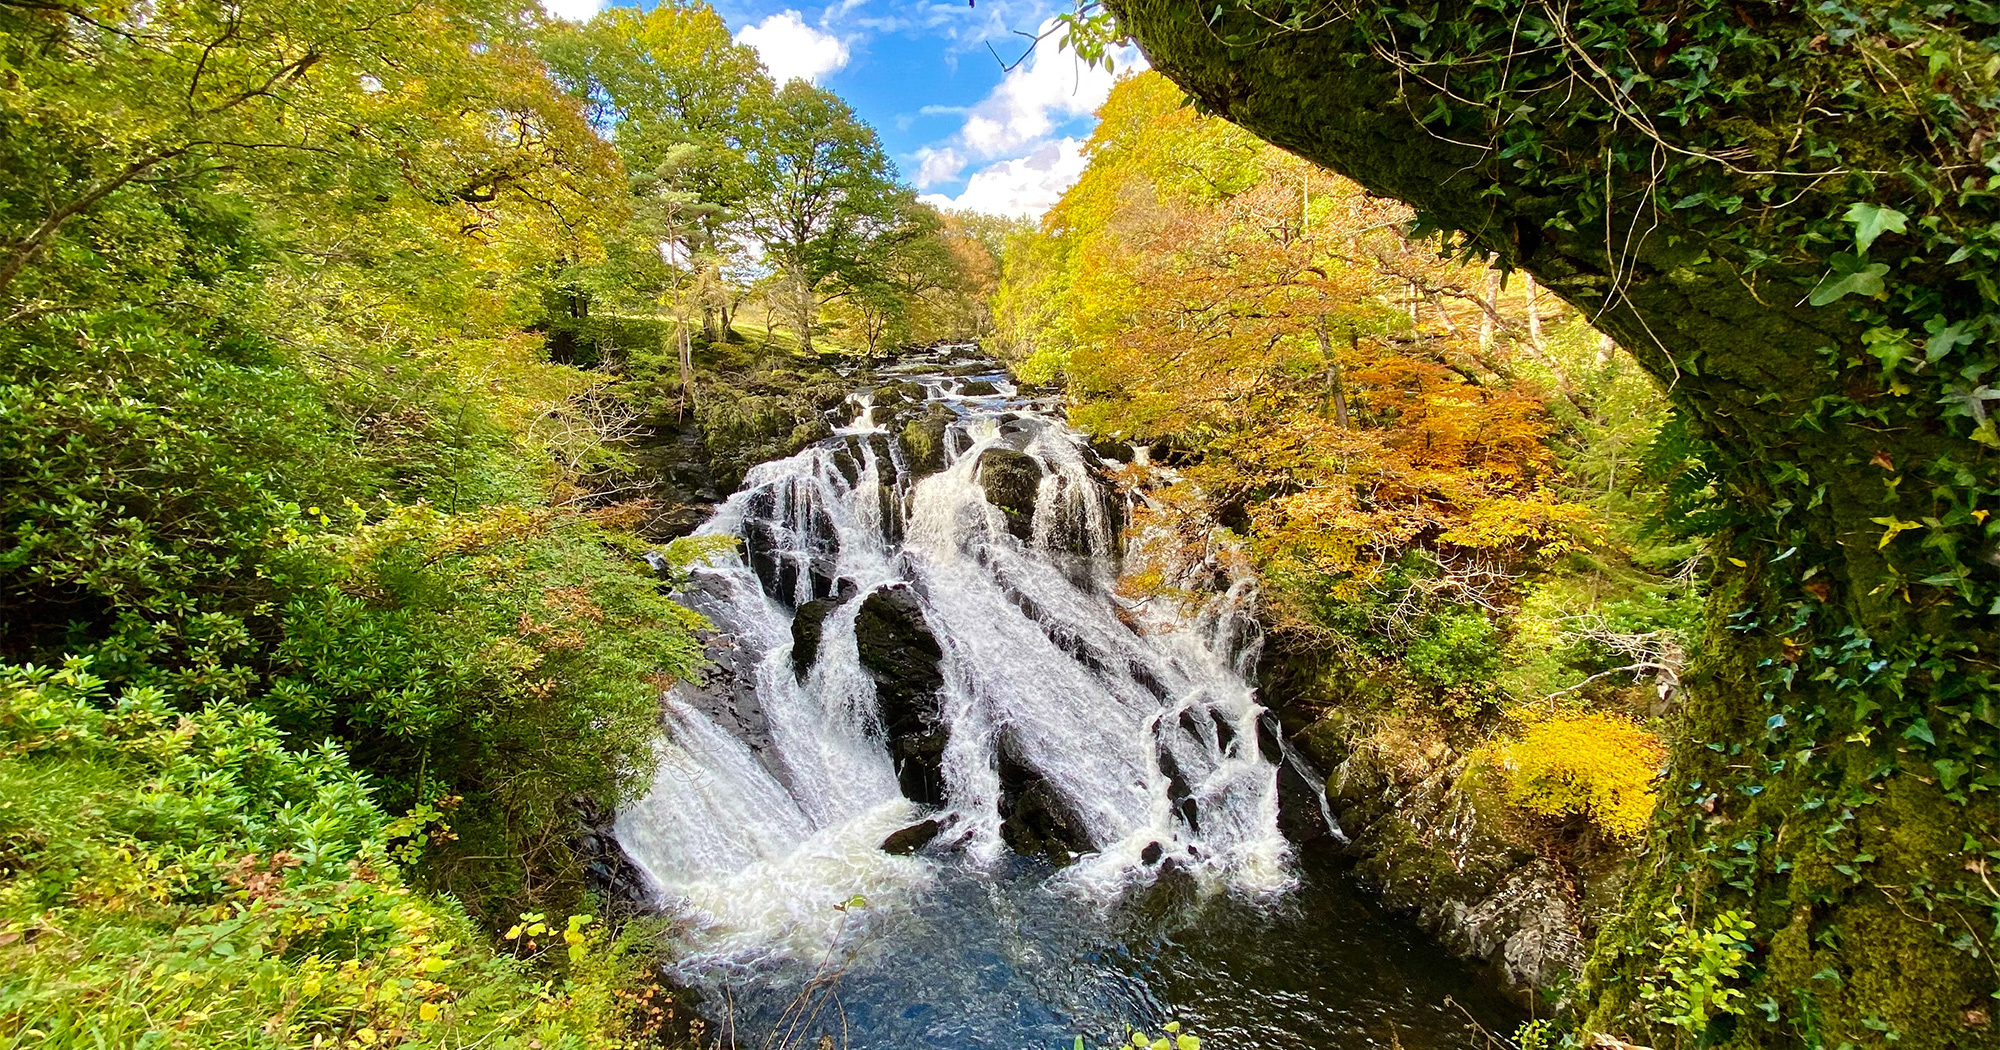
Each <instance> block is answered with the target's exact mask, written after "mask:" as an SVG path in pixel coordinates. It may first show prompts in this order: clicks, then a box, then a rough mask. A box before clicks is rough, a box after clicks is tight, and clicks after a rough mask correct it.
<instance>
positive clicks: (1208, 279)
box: [1001, 74, 1585, 634]
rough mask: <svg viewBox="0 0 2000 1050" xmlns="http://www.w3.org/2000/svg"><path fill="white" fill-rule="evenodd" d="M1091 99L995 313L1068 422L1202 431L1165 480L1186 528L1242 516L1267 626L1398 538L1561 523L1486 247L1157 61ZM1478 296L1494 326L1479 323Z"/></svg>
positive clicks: (1398, 551)
mask: <svg viewBox="0 0 2000 1050" xmlns="http://www.w3.org/2000/svg"><path fill="white" fill-rule="evenodd" d="M1101 118H1102V119H1101V122H1100V124H1099V127H1098V130H1097V131H1096V133H1095V134H1093V136H1092V138H1091V140H1090V143H1089V145H1088V152H1089V156H1090V163H1089V165H1088V166H1087V168H1086V169H1085V171H1084V174H1083V176H1082V178H1081V179H1079V180H1078V182H1077V184H1076V185H1075V186H1074V187H1072V188H1071V189H1070V191H1069V192H1068V193H1066V194H1065V195H1064V197H1063V199H1062V200H1061V201H1060V202H1059V203H1058V204H1057V205H1056V206H1055V207H1054V208H1053V209H1051V211H1050V212H1049V214H1048V216H1047V217H1046V218H1045V219H1044V222H1043V225H1042V228H1041V229H1040V230H1039V231H1038V232H1036V233H1035V234H1032V235H1029V236H1028V237H1026V238H1023V239H1018V240H1017V241H1016V242H1015V244H1014V246H1013V247H1012V248H1011V249H1010V252H1009V259H1010V262H1011V263H1013V264H1014V265H1013V268H1012V269H1010V272H1009V274H1008V280H1007V282H1006V285H1005V286H1004V288H1003V296H1002V299H1001V304H1002V318H1003V321H1005V322H1007V323H1008V324H1009V325H1010V327H1012V328H1013V329H1014V331H1015V333H1016V336H1017V338H1018V339H1019V340H1021V341H1023V342H1026V343H1028V344H1031V345H1032V346H1033V348H1034V353H1035V354H1037V355H1039V356H1043V357H1044V363H1043V364H1042V365H1040V366H1039V368H1045V369H1048V370H1050V371H1057V370H1059V371H1060V372H1061V373H1062V374H1063V375H1064V376H1065V377H1066V378H1067V380H1068V385H1069V389H1070V393H1071V396H1072V399H1073V407H1072V409H1071V419H1072V421H1073V422H1075V423H1076V424H1077V425H1079V426H1081V427H1083V428H1085V429H1087V430H1090V431H1093V432H1094V433H1097V434H1099V435H1102V436H1104V437H1107V438H1111V439H1114V440H1123V441H1141V442H1146V443H1149V444H1150V443H1153V442H1158V441H1168V442H1171V443H1173V444H1174V445H1175V446H1176V447H1177V448H1180V449H1182V450H1184V451H1186V452H1190V453H1194V454H1198V455H1200V456H1201V461H1200V462H1199V463H1198V464H1195V465H1191V466H1187V467H1185V468H1184V470H1183V475H1184V477H1186V479H1187V485H1186V486H1185V488H1186V489H1187V490H1188V493H1187V494H1186V495H1183V496H1181V497H1179V498H1178V500H1177V501H1178V502H1179V503H1180V504H1181V505H1186V506H1205V510H1206V513H1205V515H1201V516H1197V520H1195V521H1194V522H1192V524H1193V526H1194V527H1195V528H1196V530H1197V531H1198V535H1194V536H1191V537H1190V539H1191V540H1193V541H1194V543H1195V544H1196V545H1197V546H1200V547H1203V548H1205V547H1206V546H1207V544H1208V537H1207V527H1208V525H1209V524H1210V522H1211V521H1212V519H1213V518H1215V517H1217V516H1220V517H1223V518H1227V519H1230V520H1234V521H1236V522H1237V523H1238V524H1239V525H1240V526H1243V527H1244V528H1245V531H1247V532H1248V533H1249V535H1250V538H1251V539H1252V541H1253V544H1254V546H1255V548H1256V550H1257V552H1258V555H1259V561H1260V563H1261V566H1262V568H1263V569H1264V572H1265V577H1266V580H1267V581H1268V583H1269V586H1268V588H1267V591H1266V594H1267V598H1268V600H1269V603H1270V604H1269V607H1270V609H1271V611H1273V612H1274V613H1275V618H1276V620H1277V621H1278V625H1279V626H1280V627H1281V628H1282V629H1285V630H1287V631H1288V632H1290V633H1293V634H1313V633H1323V632H1324V628H1323V627H1320V626H1318V625H1316V624H1315V623H1314V622H1313V621H1314V614H1313V610H1314V609H1316V608H1318V607H1319V606H1320V605H1322V604H1323V603H1325V602H1326V601H1327V600H1328V599H1329V598H1335V599H1341V600H1350V601H1351V600H1354V599H1356V598H1357V597H1359V596H1361V595H1364V594H1367V593H1368V592H1369V590H1370V588H1372V587H1375V586H1377V585H1380V584H1381V582H1382V580H1383V579H1384V578H1385V577H1386V576H1388V575H1390V574H1392V573H1393V572H1395V571H1396V570H1397V569H1398V568H1399V567H1400V566H1401V565H1402V564H1403V563H1404V562H1405V560H1406V559H1407V558H1408V557H1409V556H1410V555H1412V554H1413V553H1417V554H1420V555H1422V556H1428V557H1429V558H1431V559H1433V560H1434V561H1435V562H1436V563H1437V564H1439V565H1457V564H1466V563H1470V562H1472V561H1479V562H1482V563H1489V564H1512V563H1519V562H1527V561H1531V560H1533V559H1534V557H1535V556H1536V555H1538V554H1542V553H1546V552H1550V551H1559V550H1563V549H1567V548H1569V547H1570V546H1571V545H1572V538H1571V534H1572V532H1573V531H1575V530H1576V529H1577V527H1578V525H1579V524H1580V523H1581V522H1582V520H1583V518H1584V516H1585V515H1584V513H1583V508H1581V507H1579V506H1576V505H1574V504H1571V503H1569V502H1567V501H1565V500H1562V499H1560V498H1559V497H1557V496H1556V495H1555V494H1554V493H1553V492H1552V490H1551V489H1550V487H1549V484H1548V481H1549V478H1550V475H1551V474H1552V470H1551V466H1552V463H1553V458H1554V453H1553V450H1552V449H1551V448H1550V447H1549V446H1548V444H1547V442H1546V441H1545V438H1546V436H1547V433H1548V430H1549V427H1548V421H1547V418H1546V413H1545V411H1544V406H1543V401H1542V397H1541V395H1540V392H1539V391H1538V390H1537V389H1536V387H1535V386H1534V384H1532V383H1529V382H1525V381H1516V377H1515V376H1514V374H1513V372H1514V370H1513V368H1512V366H1511V363H1510V359H1509V358H1510V352H1511V349H1512V346H1513V344H1514V342H1515V340H1514V339H1513V338H1512V333H1513V332H1515V331H1516V330H1517V329H1518V330H1520V331H1525V326H1523V325H1519V324H1517V323H1516V316H1517V315H1515V314H1511V313H1509V314H1502V313H1501V312H1500V311H1499V310H1497V309H1495V308H1494V305H1493V304H1492V303H1491V302H1490V301H1488V300H1486V299H1484V298H1482V296H1481V293H1480V291H1479V290H1480V289H1483V287H1484V285H1485V284H1486V278H1487V271H1486V270H1485V268H1483V267H1478V266H1468V265H1462V264H1456V263H1452V262H1449V261H1446V260H1441V259H1438V258H1437V257H1436V253H1435V252H1431V251H1427V250H1425V249H1424V248H1423V247H1421V246H1418V245H1414V244H1412V243H1411V242H1409V241H1408V240H1407V239H1406V238H1404V237H1403V236H1402V235H1401V233H1400V227H1401V225H1402V223H1403V222H1404V221H1405V220H1406V219H1407V212H1405V211H1404V210H1403V209H1401V208H1399V207H1396V206H1394V205H1391V204H1388V203H1386V202H1382V201H1379V200H1371V199H1369V198H1367V197H1366V195H1365V194H1363V193H1362V192H1361V191H1360V189H1359V187H1357V186H1355V185H1354V184H1353V183H1351V182H1348V181H1347V180H1345V179H1340V178H1338V177H1335V176H1332V175H1330V174H1329V173H1327V172H1325V171H1324V170H1321V169H1318V168H1315V167H1314V166H1312V165H1309V164H1306V163H1304V162H1301V161H1300V160H1298V159H1297V158H1295V157H1292V156H1289V155H1287V154H1285V153H1283V152H1282V151H1280V150H1277V149H1274V148H1272V147H1270V146H1267V145H1264V144H1263V143H1260V142H1257V141H1256V140H1255V139H1254V138H1252V137H1251V136H1249V135H1246V134H1245V133H1244V132H1242V131H1241V130H1240V129H1238V128H1235V127H1233V126H1231V125H1228V124H1226V123H1223V122H1221V121H1217V120H1214V119H1212V118H1208V117H1203V116H1200V115H1198V114H1196V113H1195V112H1194V111H1192V110H1190V109H1188V108H1187V107H1185V106H1182V105H1181V104H1180V97H1179V91H1178V89H1176V88H1174V87H1173V85H1172V84H1170V83H1168V82H1167V81H1166V80H1165V79H1164V78H1162V77H1160V76H1158V75H1157V74H1146V75H1141V76H1139V77H1135V78H1130V79H1127V80H1124V81H1121V82H1120V83H1119V84H1118V85H1117V86H1116V87H1115V88H1114V89H1113V90H1112V93H1111V96H1110V98H1109V99H1107V101H1106V103H1105V105H1104V108H1103V110H1102V112H1101ZM1037 241H1042V242H1047V245H1048V247H1047V248H1043V247H1040V246H1038V245H1037V244H1036V242H1037ZM1045 251H1046V252H1048V255H1049V256H1053V258H1050V257H1048V256H1045V255H1044V252H1045ZM1040 268H1046V270H1045V271H1044V272H1043V273H1041V274H1036V273H1034V272H1031V271H1033V270H1035V269H1040ZM1017 285H1018V289H1017ZM1482 319H1483V320H1484V321H1485V322H1487V323H1489V324H1493V325H1494V326H1495V328H1496V329H1500V330H1504V332H1505V334H1507V335H1508V338H1507V339H1506V340H1505V341H1504V342H1503V341H1501V340H1498V339H1496V340H1494V341H1493V342H1492V345H1487V346H1482V345H1481V341H1480V340H1478V339H1477V337H1476V333H1477V331H1478V330H1479V328H1480V326H1481V321H1482ZM1023 370H1024V371H1026V372H1029V373H1034V372H1036V371H1038V367H1037V366H1036V365H1035V363H1034V361H1033V359H1031V360H1030V362H1029V366H1028V367H1026V368H1024V369H1023ZM1196 494H1198V495H1196ZM1170 502H1171V501H1170ZM1204 518H1205V519H1207V520H1203V519H1204ZM1474 597H1475V598H1477V599H1479V600H1482V601H1488V602H1490V601H1493V600H1495V598H1496V597H1497V596H1495V595H1491V594H1484V593H1478V594H1475V595H1474Z"/></svg>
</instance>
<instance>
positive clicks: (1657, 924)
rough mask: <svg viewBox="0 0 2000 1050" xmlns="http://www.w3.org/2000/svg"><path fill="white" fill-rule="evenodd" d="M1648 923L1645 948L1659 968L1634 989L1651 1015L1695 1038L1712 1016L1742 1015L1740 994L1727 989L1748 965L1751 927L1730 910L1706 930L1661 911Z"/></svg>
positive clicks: (1717, 916)
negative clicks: (1648, 937) (1648, 938)
mask: <svg viewBox="0 0 2000 1050" xmlns="http://www.w3.org/2000/svg"><path fill="white" fill-rule="evenodd" d="M1653 921H1654V927H1653V939H1652V941H1651V942H1650V943H1649V945H1648V947H1649V948H1650V949H1651V950H1653V951H1655V952H1657V953H1658V956H1657V958H1658V960H1659V965H1658V967H1657V969H1656V971H1655V974H1654V975H1653V976H1651V977H1649V978H1647V980H1646V981H1645V983H1643V984H1642V985H1640V988H1639V1000H1640V1002H1642V1003H1644V1004H1645V1005H1646V1008H1647V1009H1648V1010H1650V1011H1651V1012H1652V1015H1653V1017H1654V1018H1655V1019H1657V1020H1659V1021H1661V1022H1663V1023H1666V1024H1670V1025H1672V1026H1674V1027H1675V1028H1679V1029H1682V1030H1683V1031H1686V1032H1688V1033H1691V1034H1700V1033H1701V1032H1702V1031H1704V1030H1705V1029H1707V1028H1708V1026H1709V1023H1710V1021H1711V1020H1713V1019H1714V1018H1715V1017H1716V1016H1717V1015H1718V1014H1741V1013H1743V1012H1744V1011H1745V1009H1746V1008H1747V1004H1746V1003H1745V1001H1744V996H1743V992H1742V990H1741V989H1739V988H1736V987H1732V985H1733V984H1734V983H1735V982H1736V981H1737V980H1738V979H1739V978H1741V977H1742V976H1743V971H1744V968H1745V966H1746V965H1747V964H1748V963H1749V960H1750V952H1751V950H1752V946H1751V943H1750V937H1751V935H1752V933H1753V932H1754V931H1755V930H1756V923H1754V922H1751V921H1750V920H1749V919H1747V918H1745V917H1744V916H1743V915H1742V913H1740V912H1736V911H1724V912H1721V913H1719V914H1717V915H1716V916H1715V918H1714V919H1713V920H1712V921H1711V922H1710V923H1709V924H1708V926H1707V927H1706V928H1699V927H1695V926H1691V925H1689V923H1688V921H1687V919H1686V918H1684V917H1683V916H1682V915H1681V914H1680V912H1678V911H1667V910H1662V911H1660V912H1658V913H1657V914H1655V915H1654V916H1653Z"/></svg>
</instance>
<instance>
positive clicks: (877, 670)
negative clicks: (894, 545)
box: [854, 583, 951, 806]
mask: <svg viewBox="0 0 2000 1050" xmlns="http://www.w3.org/2000/svg"><path fill="white" fill-rule="evenodd" d="M854 644H855V648H856V649H857V650H858V651H859V653H860V656H861V666H863V667H865V668H867V669H868V671H869V673H870V674H871V675H873V676H874V678H875V700H876V705H877V709H878V710H879V711H880V713H881V718H882V732H883V735H884V737H885V738H886V739H887V743H888V745H889V757H890V759H891V760H892V761H894V762H895V764H896V781H897V783H898V784H900V785H901V786H902V789H903V794H904V795H905V796H907V797H909V798H910V799H911V800H913V801H916V802H921V803H923V804H925V805H928V806H943V805H944V804H945V779H944V749H945V744H946V743H948V742H949V741H950V739H951V732H950V727H948V726H947V725H945V721H944V713H943V710H942V709H941V706H940V700H939V697H938V692H939V690H941V689H943V688H944V672H943V670H942V666H941V665H942V662H943V660H944V649H943V647H941V646H939V645H938V641H937V638H936V636H934V635H932V634H931V629H930V625H929V624H927V623H926V622H925V621H924V611H923V606H922V605H921V604H920V603H919V602H918V601H917V596H916V593H915V592H914V591H912V590H910V587H909V585H908V584H904V583H898V584H894V585H891V586H888V587H884V588H882V589H880V590H877V591H875V592H873V593H871V594H870V595H868V597H867V598H865V599H863V600H862V602H861V608H860V610H859V611H858V612H857V613H856V615H855V618H854Z"/></svg>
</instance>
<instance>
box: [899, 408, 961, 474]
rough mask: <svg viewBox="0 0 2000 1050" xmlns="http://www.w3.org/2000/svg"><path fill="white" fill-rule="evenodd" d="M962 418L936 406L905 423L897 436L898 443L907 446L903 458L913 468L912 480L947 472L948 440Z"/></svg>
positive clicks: (911, 471)
mask: <svg viewBox="0 0 2000 1050" xmlns="http://www.w3.org/2000/svg"><path fill="white" fill-rule="evenodd" d="M957 418H958V414H957V413H955V412H953V411H952V410H951V409H949V408H946V407H945V406H943V405H939V404H932V405H930V406H928V407H926V408H925V409H924V413H923V415H921V416H917V417H916V418H914V419H911V420H910V421H909V422H907V423H905V424H904V425H903V427H902V429H901V430H899V431H897V432H896V440H897V442H898V443H899V444H901V445H902V446H903V456H904V459H905V461H906V462H908V464H909V468H910V477H911V478H912V479H916V478H921V477H926V476H928V475H931V474H935V473H937V472H938V471H940V470H943V469H944V465H945V460H946V447H945V440H946V434H947V430H948V428H949V427H950V426H951V422H952V420H954V419H957Z"/></svg>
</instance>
